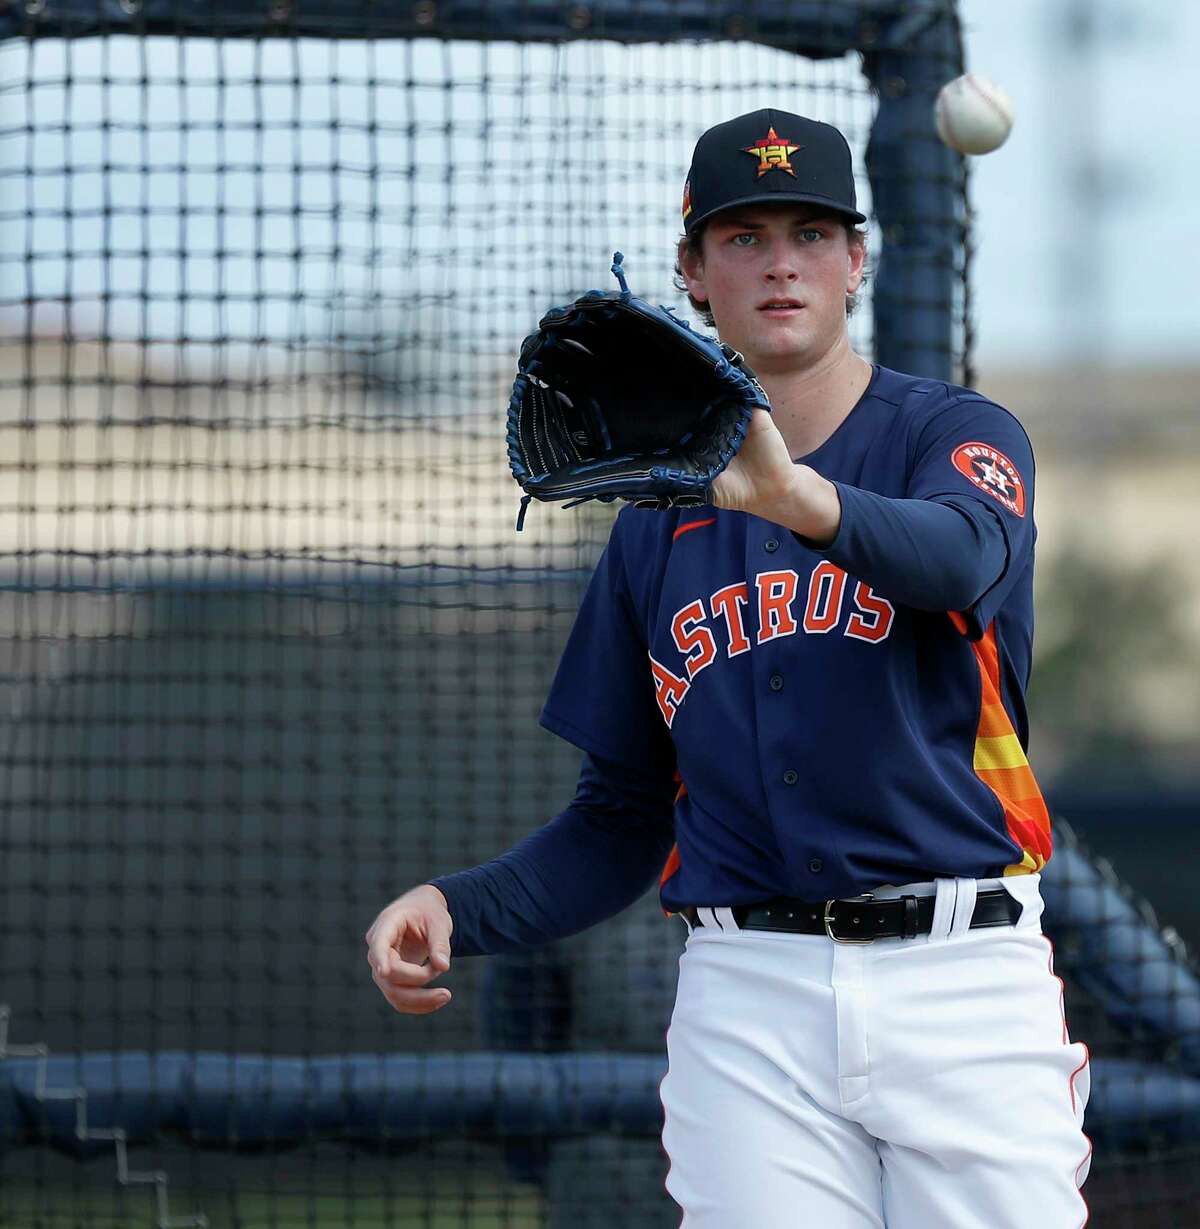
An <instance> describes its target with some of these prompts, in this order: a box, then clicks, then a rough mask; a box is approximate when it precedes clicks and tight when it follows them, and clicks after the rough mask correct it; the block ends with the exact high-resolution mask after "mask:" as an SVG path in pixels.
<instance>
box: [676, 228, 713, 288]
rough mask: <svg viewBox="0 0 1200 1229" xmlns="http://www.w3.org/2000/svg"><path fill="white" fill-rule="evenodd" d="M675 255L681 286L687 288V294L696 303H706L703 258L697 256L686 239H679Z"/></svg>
mask: <svg viewBox="0 0 1200 1229" xmlns="http://www.w3.org/2000/svg"><path fill="white" fill-rule="evenodd" d="M701 245H702V246H703V240H702V241H701ZM677 255H678V258H679V271H680V273H682V274H683V284H684V285H685V286H686V287H687V290H688V294H690V295H691V296H692V298H693V299H695V300H696V302H697V303H707V302H708V291H707V290H705V289H704V257H703V256H699V255H697V254H696V253H695V251H694V250H693V249H692V246H691V245H690V244H689V243H688V242H687V240H686V239H680V241H679V248H678V250H677Z"/></svg>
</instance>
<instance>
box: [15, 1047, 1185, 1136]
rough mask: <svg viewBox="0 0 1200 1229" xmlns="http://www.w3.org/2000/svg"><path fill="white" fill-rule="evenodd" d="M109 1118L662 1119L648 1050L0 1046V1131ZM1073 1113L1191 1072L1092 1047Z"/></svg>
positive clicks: (1158, 1107) (1118, 1126) (464, 1125)
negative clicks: (316, 1051) (24, 1053)
mask: <svg viewBox="0 0 1200 1229" xmlns="http://www.w3.org/2000/svg"><path fill="white" fill-rule="evenodd" d="M42 1061H45V1062H46V1064H47V1066H46V1069H45V1072H44V1077H43V1078H44V1081H45V1082H44V1085H43V1087H44V1088H45V1089H46V1090H49V1091H53V1092H55V1093H56V1094H61V1092H62V1091H63V1090H67V1091H68V1092H69V1091H70V1090H72V1089H77V1090H81V1091H82V1093H83V1094H84V1097H83V1099H84V1106H85V1121H86V1125H87V1126H88V1127H89V1128H93V1129H103V1128H106V1127H108V1128H111V1127H114V1126H120V1127H123V1128H124V1129H125V1131H126V1132H127V1135H128V1141H129V1142H130V1143H131V1144H136V1143H137V1142H139V1141H144V1140H146V1139H149V1138H151V1137H152V1136H154V1135H155V1134H157V1133H159V1132H162V1131H171V1132H175V1133H178V1134H179V1135H182V1136H184V1137H185V1138H186V1139H188V1140H189V1141H191V1142H193V1143H195V1144H198V1145H201V1146H209V1147H218V1148H239V1147H252V1148H258V1147H262V1146H264V1145H272V1144H277V1145H280V1146H286V1145H289V1144H295V1143H299V1142H301V1141H304V1140H311V1139H314V1138H326V1139H341V1140H351V1141H353V1140H358V1141H362V1142H365V1143H371V1144H380V1143H385V1142H388V1141H392V1142H394V1143H404V1142H405V1141H412V1142H414V1143H415V1142H417V1141H419V1140H424V1139H429V1138H433V1137H438V1136H464V1135H477V1136H481V1137H486V1138H489V1139H498V1138H499V1139H509V1140H513V1139H516V1138H521V1137H536V1138H563V1137H565V1136H569V1135H587V1134H594V1133H599V1132H609V1131H616V1132H619V1133H621V1134H623V1135H641V1136H657V1135H658V1134H659V1132H660V1130H661V1125H662V1123H661V1116H662V1103H661V1101H660V1100H659V1093H658V1089H659V1083H660V1082H661V1080H662V1077H663V1075H664V1074H665V1073H666V1059H665V1057H664V1056H661V1055H636V1054H606V1053H580V1054H506V1053H497V1052H480V1053H473V1054H428V1055H421V1054H387V1055H381V1054H347V1055H340V1056H329V1057H322V1058H290V1057H262V1056H252V1055H240V1056H239V1055H229V1054H183V1053H161V1054H153V1055H152V1054H145V1053H95V1054H85V1055H81V1056H64V1057H54V1056H51V1057H50V1058H49V1059H47V1060H41V1059H36V1058H9V1059H4V1060H0V1145H4V1144H9V1145H12V1144H19V1143H24V1142H33V1141H43V1140H49V1141H50V1142H51V1143H52V1144H54V1145H55V1146H56V1147H59V1148H63V1149H66V1150H68V1151H71V1152H77V1153H80V1154H89V1153H94V1152H99V1151H103V1150H106V1149H111V1148H112V1143H111V1141H109V1140H95V1141H91V1140H88V1139H86V1138H80V1137H79V1136H78V1134H77V1132H76V1123H77V1101H76V1099H74V1098H67V1099H60V1098H59V1097H58V1096H56V1097H55V1098H53V1099H51V1098H46V1097H42V1096H39V1087H38V1073H39V1063H40V1062H42ZM1085 1129H1086V1130H1087V1132H1088V1134H1089V1135H1090V1136H1091V1137H1092V1139H1093V1140H1094V1141H1095V1142H1096V1143H1097V1144H1099V1145H1103V1146H1131V1145H1132V1146H1136V1145H1138V1144H1140V1143H1144V1142H1147V1141H1148V1140H1150V1139H1151V1138H1153V1139H1154V1140H1156V1141H1183V1140H1187V1139H1194V1138H1195V1137H1196V1136H1197V1134H1200V1080H1197V1079H1193V1078H1190V1077H1188V1076H1184V1075H1182V1074H1181V1073H1180V1072H1178V1071H1174V1070H1172V1069H1169V1068H1167V1067H1164V1066H1157V1065H1155V1064H1152V1063H1143V1062H1135V1061H1131V1060H1123V1059H1106V1060H1103V1061H1100V1062H1095V1063H1093V1070H1092V1094H1091V1100H1090V1102H1089V1105H1088V1111H1087V1120H1086V1123H1085Z"/></svg>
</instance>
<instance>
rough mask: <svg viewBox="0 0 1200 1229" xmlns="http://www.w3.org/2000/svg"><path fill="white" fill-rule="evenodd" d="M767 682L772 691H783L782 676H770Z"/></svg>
mask: <svg viewBox="0 0 1200 1229" xmlns="http://www.w3.org/2000/svg"><path fill="white" fill-rule="evenodd" d="M769 682H770V686H771V690H772V691H782V690H783V675H782V674H772V675H771V678H770V680H769Z"/></svg>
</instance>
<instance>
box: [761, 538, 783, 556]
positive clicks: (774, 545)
mask: <svg viewBox="0 0 1200 1229" xmlns="http://www.w3.org/2000/svg"><path fill="white" fill-rule="evenodd" d="M778 549H779V539H778V538H768V539H767V540H766V541H765V542H764V543H763V550H765V551H766V552H767V554H768V555H771V554H774V553H775V552H776V551H777V550H778Z"/></svg>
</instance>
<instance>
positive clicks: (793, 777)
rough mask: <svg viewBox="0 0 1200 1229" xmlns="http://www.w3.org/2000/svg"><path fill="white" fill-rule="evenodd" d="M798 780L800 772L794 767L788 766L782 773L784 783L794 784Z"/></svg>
mask: <svg viewBox="0 0 1200 1229" xmlns="http://www.w3.org/2000/svg"><path fill="white" fill-rule="evenodd" d="M799 780H800V774H799V773H798V772H797V771H796V770H795V769H794V768H789V769H788V770H787V772H785V773H784V774H783V783H784V785H795V784H796V782H797V781H799Z"/></svg>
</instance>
